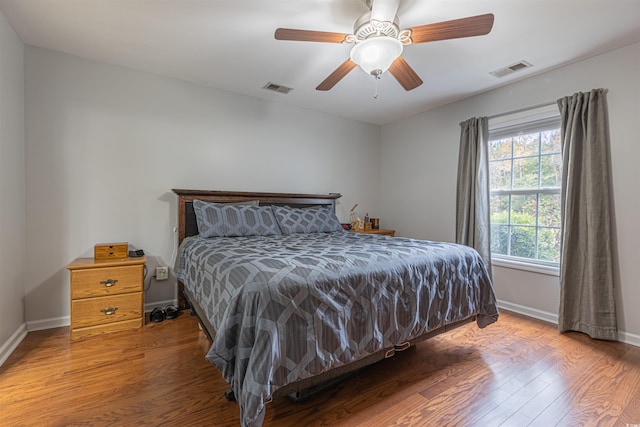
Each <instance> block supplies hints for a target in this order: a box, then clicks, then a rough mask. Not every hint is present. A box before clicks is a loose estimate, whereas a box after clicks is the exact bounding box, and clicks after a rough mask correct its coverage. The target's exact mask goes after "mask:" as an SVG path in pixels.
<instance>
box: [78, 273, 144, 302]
mask: <svg viewBox="0 0 640 427" xmlns="http://www.w3.org/2000/svg"><path fill="white" fill-rule="evenodd" d="M142 271H143V266H142V265H131V266H124V267H106V268H92V269H86V270H74V271H72V272H71V298H72V299H77V298H90V297H97V296H103V295H116V294H124V293H130V292H140V291H141V290H142Z"/></svg>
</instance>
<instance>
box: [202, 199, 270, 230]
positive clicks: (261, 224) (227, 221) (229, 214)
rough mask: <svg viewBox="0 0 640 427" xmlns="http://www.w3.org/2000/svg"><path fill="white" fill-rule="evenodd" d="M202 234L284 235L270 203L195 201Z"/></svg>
mask: <svg viewBox="0 0 640 427" xmlns="http://www.w3.org/2000/svg"><path fill="white" fill-rule="evenodd" d="M193 210H194V211H195V213H196V220H197V222H198V232H199V234H200V236H202V237H237V236H270V235H272V234H282V233H281V232H280V227H279V226H278V222H277V221H276V219H275V216H274V214H273V210H271V208H270V207H268V206H246V205H244V206H241V205H232V204H226V203H208V202H203V201H202V200H194V201H193Z"/></svg>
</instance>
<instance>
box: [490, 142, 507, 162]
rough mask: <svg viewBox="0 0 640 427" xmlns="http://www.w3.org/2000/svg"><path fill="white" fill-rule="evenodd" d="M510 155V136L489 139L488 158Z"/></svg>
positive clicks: (493, 158)
mask: <svg viewBox="0 0 640 427" xmlns="http://www.w3.org/2000/svg"><path fill="white" fill-rule="evenodd" d="M507 157H511V138H505V139H498V140H496V141H489V160H496V159H505V158H507Z"/></svg>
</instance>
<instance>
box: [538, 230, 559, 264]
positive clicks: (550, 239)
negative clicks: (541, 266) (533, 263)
mask: <svg viewBox="0 0 640 427" xmlns="http://www.w3.org/2000/svg"><path fill="white" fill-rule="evenodd" d="M538 258H539V259H541V260H544V261H552V262H560V229H559V228H546V227H540V228H539V229H538Z"/></svg>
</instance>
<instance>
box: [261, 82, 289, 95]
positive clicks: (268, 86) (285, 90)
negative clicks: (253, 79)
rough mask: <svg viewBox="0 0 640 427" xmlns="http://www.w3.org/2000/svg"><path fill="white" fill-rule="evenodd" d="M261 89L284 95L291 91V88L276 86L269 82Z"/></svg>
mask: <svg viewBox="0 0 640 427" xmlns="http://www.w3.org/2000/svg"><path fill="white" fill-rule="evenodd" d="M262 89H267V90H272V91H274V92H278V93H283V94H285V95H286V94H288V93H289V92H291V91H292V90H293V88H291V87H286V86H282V85H277V84H275V83H271V82H269V83H267V84H266V85H264V86H262Z"/></svg>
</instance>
